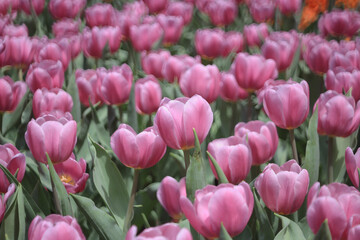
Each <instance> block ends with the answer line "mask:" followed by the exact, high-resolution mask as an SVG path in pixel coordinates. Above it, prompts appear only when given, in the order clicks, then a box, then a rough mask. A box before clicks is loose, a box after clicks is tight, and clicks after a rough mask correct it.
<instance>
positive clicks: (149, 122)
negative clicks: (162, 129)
mask: <svg viewBox="0 0 360 240" xmlns="http://www.w3.org/2000/svg"><path fill="white" fill-rule="evenodd" d="M151 125H152V119H151V114H149V118H148V121H147V124H146V127H151Z"/></svg>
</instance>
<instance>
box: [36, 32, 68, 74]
mask: <svg viewBox="0 0 360 240" xmlns="http://www.w3.org/2000/svg"><path fill="white" fill-rule="evenodd" d="M36 60H37V61H38V62H41V61H43V60H54V61H58V60H59V61H60V62H61V63H62V67H63V70H64V72H65V70H66V69H67V67H68V65H69V63H70V60H71V46H70V44H69V42H68V41H67V40H66V39H55V40H53V41H51V42H47V43H46V44H45V45H44V46H43V47H42V48H41V49H40V51H39V53H38V55H37V56H36Z"/></svg>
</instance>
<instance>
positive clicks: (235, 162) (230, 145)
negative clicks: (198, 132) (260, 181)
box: [208, 136, 252, 184]
mask: <svg viewBox="0 0 360 240" xmlns="http://www.w3.org/2000/svg"><path fill="white" fill-rule="evenodd" d="M208 151H209V153H210V154H211V155H212V156H213V157H214V159H215V160H216V162H217V163H218V164H219V166H220V168H221V169H222V171H223V172H224V174H225V176H226V178H227V179H228V181H229V182H230V183H233V184H239V183H240V182H241V181H243V180H244V179H245V178H246V176H247V175H248V174H249V172H250V168H251V163H252V157H251V150H250V148H249V146H248V145H247V144H246V142H245V141H244V139H241V138H239V137H235V136H232V137H228V138H221V139H215V140H213V141H211V142H210V143H209V145H208ZM209 163H210V166H211V170H212V172H213V174H214V175H215V177H216V178H217V179H218V178H219V177H218V175H217V173H216V170H215V167H214V165H213V164H212V162H211V160H210V158H209Z"/></svg>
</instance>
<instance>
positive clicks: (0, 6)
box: [0, 0, 21, 15]
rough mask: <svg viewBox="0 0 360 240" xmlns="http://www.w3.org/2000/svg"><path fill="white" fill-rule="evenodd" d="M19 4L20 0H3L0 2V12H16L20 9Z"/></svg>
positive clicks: (3, 13) (4, 13)
mask: <svg viewBox="0 0 360 240" xmlns="http://www.w3.org/2000/svg"><path fill="white" fill-rule="evenodd" d="M20 6H21V2H20V0H3V1H2V2H1V3H0V14H1V15H6V14H7V13H9V11H10V10H11V12H12V13H13V12H16V11H17V10H19V9H20Z"/></svg>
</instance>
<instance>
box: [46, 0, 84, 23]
mask: <svg viewBox="0 0 360 240" xmlns="http://www.w3.org/2000/svg"><path fill="white" fill-rule="evenodd" d="M85 5H86V0H50V2H49V11H50V13H51V15H52V16H53V17H54V18H56V19H59V18H75V17H76V16H77V15H79V14H80V12H81V11H82V9H83V8H84V7H85Z"/></svg>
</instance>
